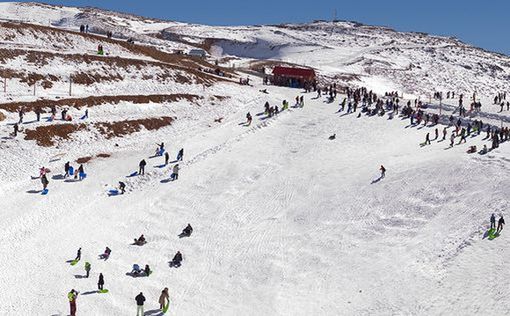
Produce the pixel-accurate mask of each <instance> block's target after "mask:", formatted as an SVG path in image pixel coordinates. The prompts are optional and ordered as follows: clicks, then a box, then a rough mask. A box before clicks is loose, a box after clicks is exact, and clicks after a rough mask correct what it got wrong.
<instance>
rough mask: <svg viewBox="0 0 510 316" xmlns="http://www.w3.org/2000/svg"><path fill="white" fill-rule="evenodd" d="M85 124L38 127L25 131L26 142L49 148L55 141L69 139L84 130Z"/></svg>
mask: <svg viewBox="0 0 510 316" xmlns="http://www.w3.org/2000/svg"><path fill="white" fill-rule="evenodd" d="M86 128H87V126H86V125H85V124H70V123H69V124H55V125H47V126H38V127H36V128H35V129H28V130H26V131H25V139H26V140H35V141H36V143H37V145H39V146H43V147H50V146H53V145H54V144H55V141H56V140H57V139H69V137H70V136H71V134H73V133H75V132H77V131H80V130H84V129H86Z"/></svg>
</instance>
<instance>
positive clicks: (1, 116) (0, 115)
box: [0, 112, 5, 122]
mask: <svg viewBox="0 0 510 316" xmlns="http://www.w3.org/2000/svg"><path fill="white" fill-rule="evenodd" d="M3 120H5V114H3V113H2V112H0V122H1V121H3Z"/></svg>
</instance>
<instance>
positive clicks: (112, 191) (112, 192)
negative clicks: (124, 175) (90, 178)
mask: <svg viewBox="0 0 510 316" xmlns="http://www.w3.org/2000/svg"><path fill="white" fill-rule="evenodd" d="M119 193H120V192H119V190H117V189H111V190H108V196H115V195H119Z"/></svg>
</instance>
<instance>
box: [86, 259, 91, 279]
mask: <svg viewBox="0 0 510 316" xmlns="http://www.w3.org/2000/svg"><path fill="white" fill-rule="evenodd" d="M90 268H91V265H90V262H88V261H87V262H85V273H86V276H85V277H86V278H88V277H89V275H90Z"/></svg>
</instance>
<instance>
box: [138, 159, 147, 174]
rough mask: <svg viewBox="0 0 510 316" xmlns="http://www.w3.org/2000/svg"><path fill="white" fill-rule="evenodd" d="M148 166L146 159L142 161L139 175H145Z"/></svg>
mask: <svg viewBox="0 0 510 316" xmlns="http://www.w3.org/2000/svg"><path fill="white" fill-rule="evenodd" d="M146 165H147V162H146V161H145V159H142V161H140V163H139V164H138V166H139V167H140V169H139V171H138V174H142V175H144V174H145V166H146Z"/></svg>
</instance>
